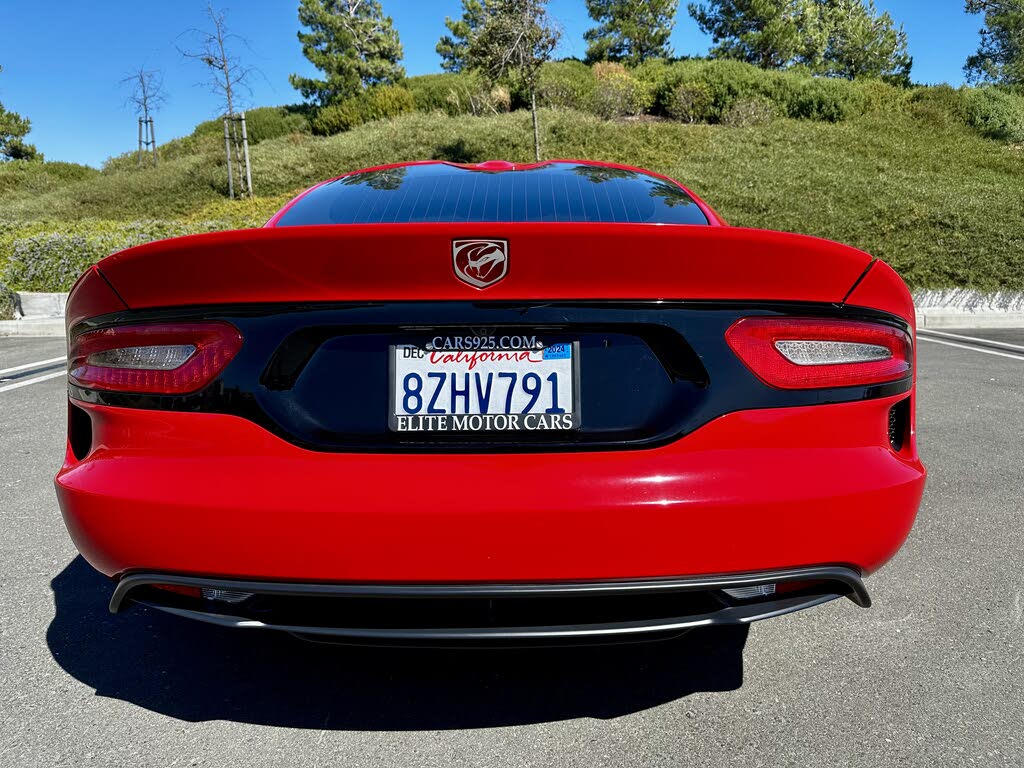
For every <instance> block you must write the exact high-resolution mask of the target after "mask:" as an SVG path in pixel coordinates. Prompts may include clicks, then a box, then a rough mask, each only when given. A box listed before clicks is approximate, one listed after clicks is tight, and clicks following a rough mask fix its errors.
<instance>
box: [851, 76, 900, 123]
mask: <svg viewBox="0 0 1024 768" xmlns="http://www.w3.org/2000/svg"><path fill="white" fill-rule="evenodd" d="M853 84H854V86H855V87H856V90H857V91H859V93H860V101H861V106H862V110H863V111H864V112H865V113H868V112H871V113H877V114H884V115H892V114H897V113H901V112H906V111H907V103H908V101H909V99H910V94H911V91H910V89H909V88H901V87H899V86H895V85H892V84H891V83H887V82H885V81H884V80H855V81H854V83H853Z"/></svg>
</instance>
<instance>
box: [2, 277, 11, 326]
mask: <svg viewBox="0 0 1024 768" xmlns="http://www.w3.org/2000/svg"><path fill="white" fill-rule="evenodd" d="M13 319H14V292H13V291H12V290H11V289H10V288H8V287H7V286H6V285H4V284H3V283H0V320H13Z"/></svg>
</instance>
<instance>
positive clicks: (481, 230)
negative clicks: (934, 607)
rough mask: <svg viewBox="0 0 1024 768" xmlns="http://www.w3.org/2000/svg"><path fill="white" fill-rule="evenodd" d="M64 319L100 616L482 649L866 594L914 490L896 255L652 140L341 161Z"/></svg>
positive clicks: (123, 278)
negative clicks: (530, 153)
mask: <svg viewBox="0 0 1024 768" xmlns="http://www.w3.org/2000/svg"><path fill="white" fill-rule="evenodd" d="M67 329H68V340H69V353H68V371H69V373H68V376H69V393H70V402H69V406H68V414H69V417H68V441H67V457H66V460H65V463H64V466H63V467H62V469H61V470H60V473H59V474H58V475H57V481H56V483H57V495H58V497H59V499H60V506H61V509H62V511H63V514H64V519H65V521H66V522H67V526H68V529H69V531H70V532H71V536H72V537H73V538H74V541H75V543H76V544H77V545H78V548H79V549H80V550H81V552H82V553H83V554H84V555H85V557H86V558H87V559H88V560H89V562H90V563H92V564H93V565H94V566H95V567H96V568H97V569H99V570H100V571H102V572H103V573H105V574H107V575H108V576H110V577H112V578H113V579H114V580H115V582H116V586H115V587H114V590H113V597H112V599H111V603H110V609H111V610H112V611H118V610H120V609H122V608H124V607H125V606H126V605H128V604H129V603H143V604H146V605H150V606H153V607H156V608H159V609H162V610H165V611H169V612H171V613H174V614H177V615H180V616H187V617H191V618H195V619H201V620H203V621H208V622H213V623H216V624H222V625H230V626H237V627H268V628H276V629H282V630H287V631H289V632H293V633H296V634H299V635H303V636H336V637H340V638H348V639H356V640H359V639H366V638H377V639H381V640H384V641H425V642H429V641H453V640H469V641H474V642H475V641H485V640H502V641H504V640H509V639H515V638H524V639H534V640H537V639H540V640H548V639H555V638H581V637H589V638H597V639H600V638H606V639H607V638H613V637H621V636H625V635H635V634H640V635H647V636H652V635H655V634H657V633H670V632H678V631H680V630H682V629H685V628H688V627H694V626H698V625H709V624H729V623H745V622H750V621H754V620H756V619H762V618H766V617H770V616H777V615H780V614H784V613H788V612H790V611H795V610H797V609H800V608H805V607H808V606H812V605H817V604H819V603H823V602H825V601H828V600H831V599H833V598H836V597H840V596H845V597H848V598H850V599H851V600H852V601H853V602H855V603H857V604H858V605H861V606H867V605H868V604H869V598H868V594H867V592H866V590H865V588H864V584H863V581H862V578H863V577H864V576H865V575H866V574H869V573H871V572H872V571H874V570H875V569H877V568H878V567H879V566H881V565H882V564H883V563H885V562H886V561H887V560H888V559H889V558H890V557H891V556H892V555H893V553H895V552H896V550H897V549H898V548H899V547H900V545H901V544H902V543H903V541H904V539H905V538H906V536H907V533H908V531H909V530H910V527H911V525H912V523H913V520H914V516H915V514H916V510H917V507H918V503H919V501H920V499H921V493H922V490H923V488H924V482H925V469H924V467H923V466H922V464H921V461H920V459H919V457H918V453H917V448H916V445H915V437H914V433H915V429H914V398H915V394H914V381H915V367H914V307H913V304H912V303H911V298H910V295H909V293H908V292H907V289H906V287H905V286H904V284H903V282H902V281H901V280H900V279H899V277H897V275H896V274H895V273H894V272H893V270H892V269H890V268H889V267H888V266H887V265H886V264H885V263H883V262H881V261H878V260H877V259H873V258H872V257H871V256H869V255H868V254H866V253H863V252H861V251H858V250H855V249H853V248H849V247H847V246H844V245H839V244H837V243H833V242H829V241H826V240H819V239H815V238H811V237H804V236H801V235H794V234H784V233H779V232H769V231H761V230H752V229H742V228H737V227H730V226H727V225H726V223H725V222H724V221H723V220H722V219H721V218H720V217H719V216H718V215H717V214H716V213H715V212H714V211H713V210H712V209H711V208H710V207H709V206H708V205H706V204H705V203H704V202H703V201H701V200H700V199H699V198H698V197H697V196H696V195H694V194H693V193H692V192H690V191H689V190H687V189H686V188H684V187H682V186H681V185H679V184H678V183H676V182H675V181H672V180H671V179H668V178H665V177H663V176H659V175H657V174H654V173H649V172H646V171H643V170H640V169H637V168H630V167H626V166H619V165H610V164H604V163H594V162H585V161H557V162H555V161H553V162H545V163H537V164H531V165H518V164H513V163H507V162H497V161H495V162H486V163H480V164H476V165H459V164H453V163H444V162H425V163H403V164H398V165H392V166H386V167H380V168H372V169H368V170H363V171H357V172H355V173H350V174H347V175H345V176H341V177H340V178H337V179H333V180H331V181H328V182H325V183H323V184H320V185H318V186H316V187H313V188H312V189H310V190H309V191H307V192H305V193H303V194H302V195H300V196H299V197H297V198H296V199H295V200H293V201H291V202H290V203H289V204H288V205H286V206H285V207H284V208H283V209H282V210H281V211H280V212H279V213H277V214H276V215H275V216H274V217H273V218H272V219H271V220H270V222H268V223H267V225H266V227H265V228H262V229H257V230H251V231H239V232H222V233H216V234H205V235H197V236H193V237H183V238H177V239H173V240H165V241H161V242H156V243H150V244H148V245H143V246H139V247H137V248H131V249H129V250H126V251H123V252H121V253H117V254H114V255H112V256H110V257H108V258H106V259H104V260H103V261H101V262H100V263H99V264H98V265H97V266H95V267H93V268H92V269H90V270H89V271H88V272H87V273H86V274H85V275H83V276H82V277H81V279H80V280H79V281H78V283H77V284H76V285H75V287H74V289H73V290H72V292H71V297H70V299H69V301H68V308H67Z"/></svg>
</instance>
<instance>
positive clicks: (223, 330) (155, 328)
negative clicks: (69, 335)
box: [68, 322, 242, 395]
mask: <svg viewBox="0 0 1024 768" xmlns="http://www.w3.org/2000/svg"><path fill="white" fill-rule="evenodd" d="M241 346H242V336H241V334H240V333H239V332H238V329H236V328H235V327H234V326H233V325H230V324H228V323H222V322H202V323H160V324H156V323H154V324H146V325H122V326H116V327H113V328H103V329H101V330H98V331H89V332H87V333H83V334H81V335H80V336H78V337H76V338H75V340H74V341H73V342H72V343H71V348H70V350H69V352H68V379H69V380H70V381H71V383H72V384H75V385H77V386H79V387H84V388H85V389H102V390H106V391H114V392H145V393H153V394H167V395H180V394H186V393H188V392H195V391H196V390H199V389H202V388H203V387H205V386H206V385H207V384H209V383H210V382H211V381H213V379H214V378H216V377H217V375H218V374H219V373H220V372H221V371H223V370H224V368H225V366H227V364H228V363H229V362H231V358H233V357H234V356H235V354H236V353H237V352H238V350H239V349H240V348H241Z"/></svg>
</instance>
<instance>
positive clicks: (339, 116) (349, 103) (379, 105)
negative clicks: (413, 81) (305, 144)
mask: <svg viewBox="0 0 1024 768" xmlns="http://www.w3.org/2000/svg"><path fill="white" fill-rule="evenodd" d="M415 109H416V103H415V100H414V98H413V95H412V93H411V92H410V91H408V90H407V89H405V88H402V87H401V86H398V85H380V86H377V87H375V88H370V89H368V90H366V91H364V92H363V93H361V94H359V95H358V96H355V97H353V98H351V99H346V100H345V101H343V102H341V103H339V104H330V105H328V106H326V107H322V108H320V109H319V110H317V113H316V115H315V116H314V117H313V121H312V126H313V133H314V134H316V135H318V136H333V135H334V134H336V133H341V132H342V131H349V130H352V129H353V128H355V127H356V126H357V125H362V124H363V123H370V122H373V121H374V120H384V119H387V118H391V117H398V116H399V115H402V114H405V113H407V112H412V111H414V110H415Z"/></svg>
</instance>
